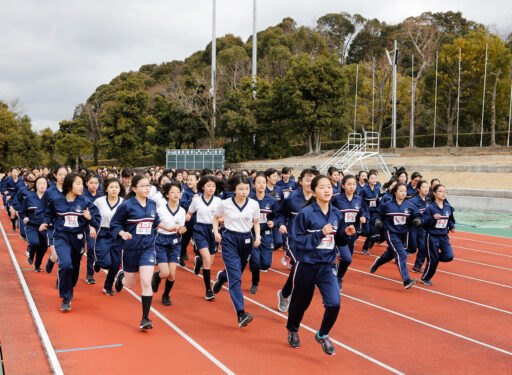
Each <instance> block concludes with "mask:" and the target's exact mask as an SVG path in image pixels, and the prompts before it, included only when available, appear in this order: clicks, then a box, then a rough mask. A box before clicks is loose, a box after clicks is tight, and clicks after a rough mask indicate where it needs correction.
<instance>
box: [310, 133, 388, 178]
mask: <svg viewBox="0 0 512 375" xmlns="http://www.w3.org/2000/svg"><path fill="white" fill-rule="evenodd" d="M379 141H380V138H379V133H377V132H364V138H363V136H362V135H361V134H360V133H350V134H349V135H348V140H347V143H345V145H343V147H342V148H340V149H339V150H338V151H336V152H335V153H334V154H333V155H332V156H331V157H330V158H329V159H327V160H326V161H325V162H324V163H322V165H321V166H320V168H319V170H320V171H321V172H326V171H327V170H328V169H329V167H335V168H337V169H339V170H341V171H343V173H347V172H351V169H352V167H355V166H356V165H359V166H360V169H362V170H368V159H370V158H374V159H375V161H376V164H377V166H378V167H379V169H381V170H382V171H383V172H384V173H385V174H386V175H387V177H391V173H390V171H389V168H388V166H387V164H386V162H385V161H384V159H383V158H382V156H381V155H380V153H379V149H380V145H379ZM352 172H354V171H352Z"/></svg>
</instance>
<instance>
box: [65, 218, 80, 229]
mask: <svg viewBox="0 0 512 375" xmlns="http://www.w3.org/2000/svg"><path fill="white" fill-rule="evenodd" d="M64 226H65V227H68V228H78V216H76V215H66V216H64Z"/></svg>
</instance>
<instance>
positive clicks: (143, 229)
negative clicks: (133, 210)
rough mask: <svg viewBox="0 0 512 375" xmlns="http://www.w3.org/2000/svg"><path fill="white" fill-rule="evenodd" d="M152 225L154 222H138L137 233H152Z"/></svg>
mask: <svg viewBox="0 0 512 375" xmlns="http://www.w3.org/2000/svg"><path fill="white" fill-rule="evenodd" d="M152 225H153V223H151V222H150V221H143V222H141V223H139V224H137V230H136V231H135V233H136V234H141V235H147V234H151V227H152Z"/></svg>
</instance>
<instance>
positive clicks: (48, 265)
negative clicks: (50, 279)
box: [44, 258, 55, 273]
mask: <svg viewBox="0 0 512 375" xmlns="http://www.w3.org/2000/svg"><path fill="white" fill-rule="evenodd" d="M54 265H55V262H53V261H52V260H51V259H50V258H48V261H47V262H46V266H45V267H44V268H45V269H46V273H52V270H53V266H54Z"/></svg>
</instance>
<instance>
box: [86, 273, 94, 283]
mask: <svg viewBox="0 0 512 375" xmlns="http://www.w3.org/2000/svg"><path fill="white" fill-rule="evenodd" d="M85 282H86V283H87V284H89V285H92V284H96V280H94V277H93V276H92V275H87V276H86V277H85Z"/></svg>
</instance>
